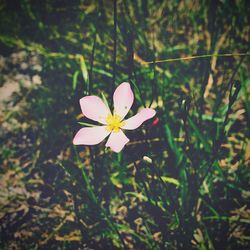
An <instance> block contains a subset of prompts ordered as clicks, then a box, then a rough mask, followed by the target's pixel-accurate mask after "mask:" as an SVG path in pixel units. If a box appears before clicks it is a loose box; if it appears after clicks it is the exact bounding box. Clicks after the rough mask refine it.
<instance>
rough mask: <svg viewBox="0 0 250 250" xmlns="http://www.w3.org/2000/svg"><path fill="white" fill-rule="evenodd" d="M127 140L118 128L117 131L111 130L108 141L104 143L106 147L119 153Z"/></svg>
mask: <svg viewBox="0 0 250 250" xmlns="http://www.w3.org/2000/svg"><path fill="white" fill-rule="evenodd" d="M128 142H129V139H128V138H127V136H126V135H125V134H124V133H123V132H122V131H121V130H120V131H119V132H112V133H111V135H110V137H109V138H108V141H107V143H106V147H110V148H111V149H112V150H113V151H114V152H116V153H119V152H120V151H121V150H122V149H123V147H124V146H125V144H127V143H128Z"/></svg>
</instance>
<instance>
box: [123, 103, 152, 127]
mask: <svg viewBox="0 0 250 250" xmlns="http://www.w3.org/2000/svg"><path fill="white" fill-rule="evenodd" d="M155 114H156V112H155V110H154V109H150V108H145V109H142V110H141V111H140V112H139V113H137V114H136V115H134V116H132V117H131V118H129V119H127V120H125V121H124V123H125V124H124V126H123V127H122V129H136V128H138V127H139V126H141V124H142V123H143V122H145V121H146V120H148V119H150V118H152V117H153V116H155Z"/></svg>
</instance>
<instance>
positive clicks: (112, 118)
mask: <svg viewBox="0 0 250 250" xmlns="http://www.w3.org/2000/svg"><path fill="white" fill-rule="evenodd" d="M106 122H107V130H108V131H109V132H119V130H120V129H121V127H123V126H124V125H125V122H124V121H122V118H121V117H120V116H119V115H116V114H114V115H108V116H107V117H106Z"/></svg>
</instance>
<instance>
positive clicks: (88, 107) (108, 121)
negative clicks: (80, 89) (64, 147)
mask: <svg viewBox="0 0 250 250" xmlns="http://www.w3.org/2000/svg"><path fill="white" fill-rule="evenodd" d="M113 101H114V113H113V114H112V113H111V112H110V109H109V107H107V106H106V105H105V104H104V102H103V101H102V99H101V98H99V97H97V96H85V97H83V98H82V99H80V106H81V110H82V113H83V114H84V115H85V116H86V117H87V118H89V119H91V120H94V121H97V122H99V123H101V124H102V126H95V127H85V128H81V129H80V130H79V131H78V132H77V134H76V135H75V137H74V139H73V144H75V145H96V144H98V143H100V142H101V141H103V140H104V139H105V138H106V137H107V136H108V135H110V136H109V138H108V141H107V143H106V145H105V146H106V147H110V148H111V149H112V150H113V151H114V152H117V153H118V152H120V151H121V150H122V149H123V147H124V146H125V145H126V144H127V143H128V142H129V139H128V138H127V136H126V135H125V134H124V133H123V129H125V130H133V129H136V128H138V127H139V126H140V125H141V124H142V123H143V122H144V121H146V120H148V119H150V118H152V117H153V116H154V115H155V114H156V112H155V110H153V109H151V108H144V109H142V110H141V111H140V112H139V113H137V114H136V115H135V116H132V117H130V118H129V119H127V120H124V117H125V116H126V115H127V113H128V112H129V110H130V108H131V106H132V104H133V101H134V94H133V91H132V90H131V87H130V84H129V83H127V82H124V83H122V84H120V85H119V86H118V87H117V88H116V90H115V92H114V95H113Z"/></svg>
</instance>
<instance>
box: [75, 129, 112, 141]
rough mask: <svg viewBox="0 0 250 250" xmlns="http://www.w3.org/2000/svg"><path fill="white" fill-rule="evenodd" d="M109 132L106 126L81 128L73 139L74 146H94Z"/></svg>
mask: <svg viewBox="0 0 250 250" xmlns="http://www.w3.org/2000/svg"><path fill="white" fill-rule="evenodd" d="M109 134H110V132H109V131H108V130H107V127H106V126H96V127H90V128H87V127H86V128H81V129H80V130H79V131H78V132H77V133H76V135H75V137H74V139H73V144H75V145H96V144H98V143H100V142H101V141H103V140H104V139H105V137H107V136H108V135H109Z"/></svg>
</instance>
